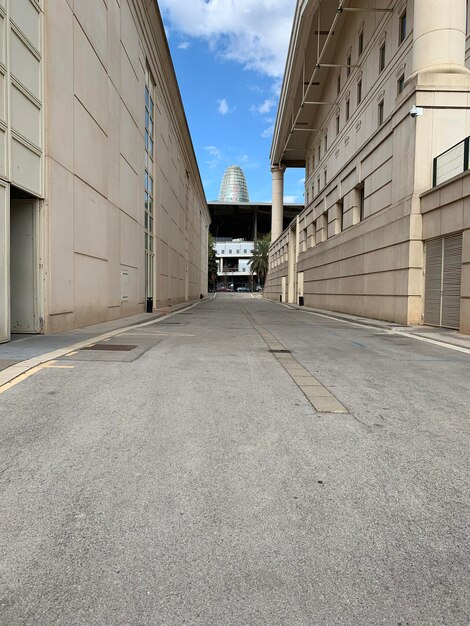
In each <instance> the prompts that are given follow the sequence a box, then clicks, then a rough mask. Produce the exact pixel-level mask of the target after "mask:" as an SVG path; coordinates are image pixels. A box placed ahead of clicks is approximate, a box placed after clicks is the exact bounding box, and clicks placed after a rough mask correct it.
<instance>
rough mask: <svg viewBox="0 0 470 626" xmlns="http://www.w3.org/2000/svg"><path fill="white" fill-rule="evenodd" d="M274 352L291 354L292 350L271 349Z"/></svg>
mask: <svg viewBox="0 0 470 626" xmlns="http://www.w3.org/2000/svg"><path fill="white" fill-rule="evenodd" d="M269 352H272V354H290V350H270V351H269Z"/></svg>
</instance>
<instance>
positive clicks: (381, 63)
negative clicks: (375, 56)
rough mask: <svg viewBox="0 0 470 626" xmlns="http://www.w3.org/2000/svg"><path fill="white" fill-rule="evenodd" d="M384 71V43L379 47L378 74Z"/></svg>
mask: <svg viewBox="0 0 470 626" xmlns="http://www.w3.org/2000/svg"><path fill="white" fill-rule="evenodd" d="M384 69H385V41H384V42H383V44H382V45H381V46H380V50H379V74H380V73H382V72H383V71H384Z"/></svg>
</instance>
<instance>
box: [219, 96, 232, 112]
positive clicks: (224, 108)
mask: <svg viewBox="0 0 470 626" xmlns="http://www.w3.org/2000/svg"><path fill="white" fill-rule="evenodd" d="M217 104H218V105H219V106H218V111H219V113H220V114H221V115H227V113H230V107H229V104H228V102H227V100H226V99H225V98H221V99H220V100H217Z"/></svg>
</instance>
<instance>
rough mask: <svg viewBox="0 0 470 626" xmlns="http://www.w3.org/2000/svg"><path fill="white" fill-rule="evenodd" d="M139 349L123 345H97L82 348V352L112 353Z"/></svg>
mask: <svg viewBox="0 0 470 626" xmlns="http://www.w3.org/2000/svg"><path fill="white" fill-rule="evenodd" d="M134 348H137V346H136V345H135V346H131V345H129V344H123V343H95V344H94V345H93V346H87V347H86V348H80V349H81V350H109V351H111V352H129V351H130V350H133V349H134Z"/></svg>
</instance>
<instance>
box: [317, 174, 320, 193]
mask: <svg viewBox="0 0 470 626" xmlns="http://www.w3.org/2000/svg"><path fill="white" fill-rule="evenodd" d="M317 193H320V176H319V177H318V178H317Z"/></svg>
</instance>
